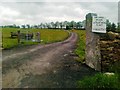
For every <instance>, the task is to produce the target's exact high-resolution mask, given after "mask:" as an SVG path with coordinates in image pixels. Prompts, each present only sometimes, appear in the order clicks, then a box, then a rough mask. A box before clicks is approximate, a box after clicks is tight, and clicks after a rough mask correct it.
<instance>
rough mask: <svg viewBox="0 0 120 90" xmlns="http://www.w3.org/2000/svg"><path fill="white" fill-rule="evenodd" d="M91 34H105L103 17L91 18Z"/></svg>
mask: <svg viewBox="0 0 120 90" xmlns="http://www.w3.org/2000/svg"><path fill="white" fill-rule="evenodd" d="M92 32H96V33H106V19H105V18H104V17H97V16H93V19H92Z"/></svg>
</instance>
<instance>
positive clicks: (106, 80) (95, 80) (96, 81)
mask: <svg viewBox="0 0 120 90" xmlns="http://www.w3.org/2000/svg"><path fill="white" fill-rule="evenodd" d="M119 85H120V83H119V75H118V74H114V75H106V74H102V73H98V74H96V75H95V76H92V77H85V78H84V79H83V80H81V81H79V82H78V88H92V89H95V88H115V89H120V86H119Z"/></svg>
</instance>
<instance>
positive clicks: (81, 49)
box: [74, 30, 86, 62]
mask: <svg viewBox="0 0 120 90" xmlns="http://www.w3.org/2000/svg"><path fill="white" fill-rule="evenodd" d="M74 32H76V33H77V34H78V35H79V40H78V43H77V49H76V50H75V53H76V54H77V55H78V56H79V59H78V61H80V62H83V61H84V60H85V42H86V33H85V30H75V31H74Z"/></svg>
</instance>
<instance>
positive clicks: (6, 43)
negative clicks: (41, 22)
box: [2, 28, 68, 49]
mask: <svg viewBox="0 0 120 90" xmlns="http://www.w3.org/2000/svg"><path fill="white" fill-rule="evenodd" d="M17 31H18V29H15V28H3V29H2V47H3V48H4V49H6V48H12V47H15V46H18V42H17V38H11V37H10V36H11V35H10V32H17ZM20 31H21V32H22V33H27V32H33V33H34V35H35V33H36V32H40V35H41V37H40V38H41V40H42V42H41V44H46V43H52V42H58V41H62V40H64V39H66V38H67V37H68V32H66V31H64V30H51V29H20ZM34 38H35V37H34ZM32 44H37V42H33V41H32V40H31V41H25V42H24V43H22V45H32Z"/></svg>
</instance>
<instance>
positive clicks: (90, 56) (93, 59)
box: [85, 13, 106, 71]
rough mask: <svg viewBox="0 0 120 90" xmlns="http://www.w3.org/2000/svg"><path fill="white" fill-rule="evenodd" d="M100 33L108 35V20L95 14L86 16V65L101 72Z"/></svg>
mask: <svg viewBox="0 0 120 90" xmlns="http://www.w3.org/2000/svg"><path fill="white" fill-rule="evenodd" d="M99 33H106V20H105V18H104V17H98V16H97V14H95V13H89V14H87V15H86V50H85V53H86V60H85V63H86V64H87V65H88V66H89V67H91V68H93V69H95V70H97V71H101V54H100V44H99V41H100V36H99Z"/></svg>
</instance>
